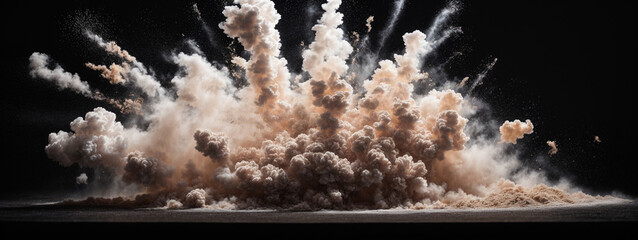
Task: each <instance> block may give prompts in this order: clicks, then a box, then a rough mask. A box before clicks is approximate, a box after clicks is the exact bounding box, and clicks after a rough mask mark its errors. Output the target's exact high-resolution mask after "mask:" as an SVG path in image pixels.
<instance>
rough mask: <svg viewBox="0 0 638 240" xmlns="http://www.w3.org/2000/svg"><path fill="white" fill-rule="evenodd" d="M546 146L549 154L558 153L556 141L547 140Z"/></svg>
mask: <svg viewBox="0 0 638 240" xmlns="http://www.w3.org/2000/svg"><path fill="white" fill-rule="evenodd" d="M547 146H549V148H550V149H549V152H548V153H549V155H550V156H551V155H554V154H556V153H558V144H557V143H556V141H547Z"/></svg>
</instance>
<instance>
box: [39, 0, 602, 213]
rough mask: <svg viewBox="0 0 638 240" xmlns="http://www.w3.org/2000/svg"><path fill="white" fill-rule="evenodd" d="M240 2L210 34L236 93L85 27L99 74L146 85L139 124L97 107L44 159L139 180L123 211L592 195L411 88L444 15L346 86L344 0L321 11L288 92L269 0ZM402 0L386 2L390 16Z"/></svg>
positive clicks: (441, 98)
mask: <svg viewBox="0 0 638 240" xmlns="http://www.w3.org/2000/svg"><path fill="white" fill-rule="evenodd" d="M236 4H238V5H232V6H228V7H226V8H225V9H224V11H223V14H224V16H225V17H226V20H225V21H224V22H222V23H220V24H219V27H220V28H221V29H222V30H223V31H224V33H225V34H226V35H228V36H229V37H230V38H233V39H237V41H238V42H239V43H240V44H242V45H243V47H244V49H245V50H246V51H247V53H248V54H249V55H250V56H249V58H248V59H246V58H243V57H239V56H235V55H234V56H233V60H232V62H233V64H236V65H237V66H240V67H241V68H243V70H244V71H245V80H246V81H247V82H248V84H249V85H248V86H245V87H239V88H235V87H234V86H233V84H232V83H233V78H232V77H231V74H233V73H232V72H231V70H229V69H228V68H226V67H223V66H219V65H218V64H211V63H210V62H208V61H207V60H206V59H205V58H204V57H203V56H201V55H200V54H197V53H196V54H191V55H189V54H185V53H174V54H173V55H172V56H171V60H172V61H173V62H174V63H175V64H176V65H177V66H178V67H179V71H178V72H177V74H176V75H175V76H174V77H173V78H172V79H171V81H170V83H171V84H172V86H171V87H170V88H164V87H162V86H161V85H159V82H158V81H157V80H156V79H155V78H154V77H153V76H152V74H150V71H148V69H147V68H146V67H145V66H144V65H143V64H142V63H141V62H139V61H138V60H137V59H135V58H134V57H133V56H131V55H130V54H128V52H126V51H125V50H123V49H121V48H120V47H115V46H117V45H115V43H112V44H109V43H106V42H105V41H104V40H102V38H101V37H99V36H97V35H94V34H93V35H90V34H87V35H88V36H89V38H90V39H91V40H93V41H95V42H96V43H98V46H100V47H102V48H104V49H105V50H106V51H107V52H108V53H110V54H114V55H117V56H119V57H120V58H121V60H122V62H121V63H119V64H115V65H111V66H110V67H108V68H107V67H105V66H103V67H100V66H99V65H94V64H87V66H88V67H90V68H95V69H98V70H99V71H101V72H102V75H103V76H104V78H106V79H109V80H110V82H111V83H114V84H122V86H125V87H127V86H133V87H135V88H136V89H141V90H143V92H144V93H146V95H145V96H143V97H142V100H144V101H142V100H140V104H139V105H141V103H142V102H143V103H144V104H145V105H144V106H142V107H141V108H142V109H143V110H144V111H145V114H144V115H142V116H140V118H142V119H143V120H144V121H146V122H148V123H149V124H147V125H145V126H131V127H130V128H124V127H123V126H122V124H120V122H118V121H116V119H115V114H114V113H111V112H108V111H106V110H105V109H103V108H99V107H98V108H95V109H94V110H93V111H91V112H89V113H87V114H86V116H85V117H84V118H81V117H80V118H78V119H76V120H74V121H73V122H72V123H71V131H70V132H65V131H60V132H58V133H52V134H51V135H50V136H49V144H48V145H47V146H46V148H45V150H46V152H47V155H48V156H49V158H51V159H53V160H54V161H57V162H59V163H60V164H61V165H63V166H70V165H72V164H78V165H79V166H80V167H88V168H102V169H108V170H110V171H112V172H113V173H114V175H115V177H114V178H113V181H120V182H121V184H116V188H122V189H124V188H129V187H131V186H135V187H137V188H135V189H137V190H138V192H137V193H139V194H140V195H138V196H137V197H136V198H133V199H130V200H125V201H124V203H121V204H131V205H134V206H143V207H149V206H150V207H165V208H168V209H180V208H202V207H204V208H219V209H252V208H278V209H282V208H283V209H298V210H299V209H377V208H414V209H422V208H448V207H449V208H470V207H472V208H473V207H511V206H529V205H531V206H537V205H545V204H552V203H556V204H568V203H578V202H586V201H594V200H596V199H599V198H596V197H592V196H589V195H585V194H582V193H573V194H572V193H567V192H565V191H563V190H561V189H558V188H553V187H549V186H547V185H546V184H543V183H547V182H546V181H544V180H543V177H542V176H539V175H533V174H527V172H525V171H521V170H520V169H521V168H522V166H521V165H520V164H519V162H518V161H517V159H516V155H512V154H511V153H508V152H509V151H506V149H507V148H508V147H511V146H506V145H505V144H498V141H499V139H497V138H498V137H493V138H490V137H486V136H488V135H490V134H485V131H492V130H491V128H490V127H487V126H485V123H483V122H478V121H471V120H472V116H473V114H476V111H477V109H476V108H472V105H473V104H475V103H476V100H472V99H466V97H464V96H463V95H461V94H460V93H457V92H455V91H454V90H452V89H446V88H444V87H443V88H440V89H432V90H430V91H429V92H428V93H426V94H425V95H417V94H415V92H414V86H413V83H414V82H416V81H419V80H422V79H425V78H427V73H426V72H423V71H422V67H421V65H422V62H423V60H424V57H425V56H426V55H427V54H428V53H429V52H431V51H433V50H434V49H435V47H436V44H437V42H436V41H440V40H441V39H444V35H445V34H444V33H441V31H440V30H437V29H438V28H439V27H440V26H439V25H441V24H443V23H444V22H446V19H447V17H448V16H449V15H450V14H451V12H445V11H444V12H442V13H440V14H441V15H443V16H442V17H441V19H438V18H437V20H436V21H435V23H436V24H435V25H437V26H435V28H437V29H434V30H432V29H430V32H432V34H433V35H434V38H435V39H437V40H429V38H428V37H429V36H426V34H424V33H423V32H421V31H419V30H415V31H413V32H409V33H406V34H404V35H403V36H402V39H403V42H404V46H405V49H404V50H403V51H402V53H397V54H394V55H393V57H392V58H391V59H385V60H382V61H379V62H375V64H374V66H375V67H376V69H372V70H371V72H373V74H372V75H371V77H370V78H369V79H366V80H365V81H362V83H361V86H358V87H359V88H361V91H360V92H357V93H356V94H355V87H354V86H353V85H352V82H351V81H348V80H347V79H348V78H349V76H350V73H354V74H359V73H360V70H361V68H354V69H353V68H352V66H351V65H348V59H350V58H352V56H351V54H352V53H353V52H355V51H354V49H353V47H352V44H351V43H350V42H348V40H347V39H346V38H345V37H346V36H345V32H344V31H343V29H341V24H342V23H343V14H342V13H340V12H338V10H339V7H340V5H341V1H339V0H329V1H327V3H325V4H323V5H322V6H321V7H322V9H323V10H324V12H323V14H322V16H321V18H320V19H319V20H318V21H317V22H316V24H315V25H314V26H313V27H312V30H313V31H314V33H315V36H314V41H313V42H312V43H310V44H309V45H308V46H307V48H306V49H304V51H303V53H302V57H303V64H302V70H303V71H304V74H306V73H307V76H309V77H310V78H309V79H308V80H307V81H304V82H298V80H299V78H295V79H296V81H297V82H296V84H295V86H292V87H291V84H290V81H291V80H292V79H291V78H292V77H291V76H292V74H291V73H290V72H289V71H288V69H287V67H286V64H287V62H286V60H285V59H283V58H281V56H280V47H281V42H280V36H279V32H278V31H277V29H276V28H275V26H276V24H277V23H278V21H279V20H280V18H281V16H280V15H279V14H278V13H277V11H276V9H275V6H274V3H272V2H270V1H266V0H237V1H236ZM402 6H403V1H397V10H396V11H395V15H397V16H395V17H394V18H396V17H398V13H399V12H400V9H401V8H402ZM193 8H194V10H195V11H196V13H197V14H198V16H201V12H199V9H197V8H196V5H195V6H193ZM371 21H372V18H369V19H368V21H367V23H368V25H370V23H371ZM394 21H396V20H394ZM437 35H438V36H439V37H436V36H437ZM386 37H389V35H388V36H386ZM359 46H361V45H359ZM195 52H197V51H195ZM36 56H39V55H36ZM353 62H354V61H353ZM119 67H121V68H122V69H120V68H119ZM115 70H117V71H119V72H117V74H116V73H113V72H114V71H115ZM120 70H121V71H120ZM136 74H137V75H136ZM299 75H300V74H298V75H297V76H299ZM240 77H241V76H240ZM118 78H119V79H118ZM78 79H79V78H78ZM142 79H146V80H142ZM144 81H146V82H147V83H150V85H152V86H151V87H149V88H146V87H145V86H147V85H146V84H144V83H143V82H144ZM464 81H465V82H466V81H467V79H466V80H464ZM131 83H133V84H131ZM166 93H171V94H166ZM173 93H174V94H173ZM138 99H139V98H138ZM147 99H148V101H146V100H147ZM131 101H134V100H133V99H131V100H130V101H128V102H129V105H131V108H133V107H132V106H133V105H134V104H132V103H130V102H131ZM136 101H137V100H135V102H136ZM117 103H120V104H126V103H127V101H120V100H118V101H117ZM135 106H137V105H135ZM532 131H533V125H532V123H531V122H530V121H529V120H527V121H526V122H521V121H519V120H515V121H514V122H509V121H505V123H504V124H503V126H501V128H500V132H501V135H502V136H501V139H500V140H501V141H502V142H508V143H516V140H517V139H521V138H522V137H523V136H524V135H525V134H530V133H532ZM508 179H509V180H508ZM514 181H516V182H520V185H519V184H517V183H515V182H514ZM103 200H104V201H107V202H108V201H109V200H108V199H103ZM113 201H115V200H113ZM80 203H81V202H80Z"/></svg>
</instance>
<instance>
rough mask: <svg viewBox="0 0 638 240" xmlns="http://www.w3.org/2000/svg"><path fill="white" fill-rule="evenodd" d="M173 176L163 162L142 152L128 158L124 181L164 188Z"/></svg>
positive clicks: (133, 153) (130, 154) (132, 154)
mask: <svg viewBox="0 0 638 240" xmlns="http://www.w3.org/2000/svg"><path fill="white" fill-rule="evenodd" d="M172 174H173V171H172V169H169V168H168V167H167V166H165V165H164V163H163V162H161V161H159V160H157V159H156V158H154V157H151V156H148V155H146V154H144V153H142V152H139V151H135V152H132V153H129V155H128V156H126V165H125V166H124V175H122V180H124V182H127V183H137V184H141V185H144V186H162V185H164V184H165V182H166V180H167V178H168V177H170V176H171V175H172Z"/></svg>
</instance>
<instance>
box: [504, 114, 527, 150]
mask: <svg viewBox="0 0 638 240" xmlns="http://www.w3.org/2000/svg"><path fill="white" fill-rule="evenodd" d="M499 130H500V132H501V141H502V142H506V143H513V144H516V140H518V139H522V138H523V136H524V135H525V134H531V133H533V132H534V125H533V124H532V121H530V120H529V119H528V120H525V122H521V120H518V119H516V120H514V121H513V122H510V121H505V122H504V123H503V125H501V127H500V128H499Z"/></svg>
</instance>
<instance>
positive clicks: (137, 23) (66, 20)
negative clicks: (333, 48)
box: [0, 1, 638, 197]
mask: <svg viewBox="0 0 638 240" xmlns="http://www.w3.org/2000/svg"><path fill="white" fill-rule="evenodd" d="M194 2H198V7H199V10H200V11H201V13H202V16H203V18H204V20H205V21H206V22H207V23H208V25H209V26H210V28H211V29H212V30H213V32H214V34H215V36H214V39H215V41H216V44H217V45H218V46H222V47H217V48H215V47H213V46H212V45H211V44H210V43H209V42H208V40H207V36H206V35H205V33H204V32H203V31H202V29H201V23H200V22H199V21H198V20H197V18H196V16H195V14H194V12H193V10H192V4H193V3H194ZM320 3H321V2H317V1H276V3H275V6H276V8H277V10H278V12H279V13H280V14H281V15H282V20H281V21H280V23H279V25H278V26H277V28H278V29H279V31H280V34H281V38H282V43H283V46H282V55H283V56H284V57H285V58H287V59H288V62H289V65H288V67H289V68H290V69H291V71H293V72H299V71H300V69H301V60H302V58H301V55H300V52H301V50H302V47H301V46H300V45H299V43H300V42H301V41H304V42H305V43H306V44H307V43H310V42H311V41H312V36H313V32H311V31H310V28H311V26H312V25H313V24H314V22H315V21H316V19H317V18H318V17H319V16H320V14H321V11H320V7H319V5H320ZM227 4H229V3H228V2H222V1H174V2H157V1H103V2H98V1H62V2H56V3H55V4H54V3H48V4H43V3H41V2H39V1H38V2H32V1H19V2H11V3H6V5H5V6H3V8H4V12H5V13H6V14H3V15H2V18H3V19H2V29H3V31H2V32H3V35H2V46H3V48H4V49H3V50H2V54H3V57H2V59H3V64H2V71H1V72H2V90H3V93H2V94H1V96H2V98H1V103H2V117H1V119H2V123H1V126H2V127H3V130H2V143H1V144H2V147H3V148H4V149H3V150H2V152H3V154H2V155H1V156H2V158H1V159H0V169H1V170H0V171H1V172H0V178H1V179H0V182H1V183H2V186H1V189H2V194H1V197H10V196H23V195H24V194H33V193H41V194H50V193H56V192H64V191H74V190H77V189H76V188H77V186H75V184H74V180H75V176H77V175H78V174H79V173H80V172H81V169H79V168H77V167H75V166H74V167H69V168H65V167H61V166H58V164H57V163H56V162H54V161H52V160H50V159H48V158H47V157H46V154H45V153H44V146H45V145H46V144H47V136H48V134H49V133H51V132H57V131H59V130H64V131H69V122H70V121H72V120H73V119H75V118H76V117H78V116H84V114H85V113H86V112H88V111H90V110H92V109H93V108H94V107H97V106H103V107H105V108H107V109H109V110H111V111H114V112H115V110H114V109H112V108H110V107H109V106H108V105H106V104H104V103H101V102H97V101H93V100H88V99H86V98H84V97H82V96H79V95H76V94H74V93H72V92H70V91H68V90H64V91H58V90H56V88H55V87H54V86H53V85H52V84H50V83H47V82H46V81H43V80H41V79H32V78H30V77H29V75H28V71H29V70H28V58H29V56H30V55H31V53H33V52H36V51H37V52H42V53H47V54H48V55H49V56H50V57H51V58H52V59H53V60H54V61H55V62H56V63H58V64H60V65H61V66H62V67H63V68H64V69H66V70H67V71H69V72H72V73H78V74H79V75H80V76H81V78H82V80H84V81H87V82H89V84H90V85H91V87H92V88H97V89H102V90H103V91H104V92H105V93H107V94H113V95H118V94H124V93H125V90H124V89H120V88H118V87H113V86H108V83H105V81H104V80H103V79H100V78H99V76H98V74H97V73H96V72H94V71H92V70H89V69H87V68H86V67H84V63H85V62H94V63H101V64H105V63H110V62H111V61H113V60H114V59H113V57H112V56H108V55H107V54H105V53H104V52H103V51H102V50H101V49H98V48H97V47H95V46H94V44H93V43H91V42H90V41H89V40H87V39H86V38H85V37H84V36H83V35H82V31H83V29H85V28H88V29H91V30H92V31H94V32H96V33H98V34H100V35H101V36H102V37H103V38H104V39H105V40H113V41H116V42H117V43H118V45H120V46H122V47H123V48H124V49H126V50H128V51H129V52H130V53H131V54H132V55H133V56H136V57H137V59H138V60H139V61H141V62H143V63H145V64H146V65H147V66H150V67H151V68H152V69H153V70H154V71H155V72H156V73H157V75H158V76H159V78H160V80H161V81H162V83H163V84H165V86H167V85H168V84H167V82H169V80H170V77H171V76H172V75H173V74H174V73H175V72H176V71H177V68H176V66H174V64H172V63H170V61H169V60H168V59H167V56H170V54H171V52H172V51H175V50H182V49H184V48H185V47H184V40H185V39H187V38H192V39H194V40H196V41H197V42H198V43H199V45H200V46H201V48H202V50H203V51H204V52H205V53H206V57H207V58H208V59H209V60H210V61H217V62H219V63H221V64H224V63H225V61H226V60H227V59H228V53H227V51H226V49H224V48H223V46H226V45H228V44H229V43H230V39H228V38H227V37H226V36H225V35H224V34H223V33H222V31H221V30H219V28H218V27H217V24H218V23H219V22H221V21H223V20H224V18H223V15H222V14H221V11H222V9H223V6H224V5H227ZM445 5H446V2H445V1H407V2H406V5H405V8H404V11H403V13H402V14H401V17H400V18H399V20H398V22H397V26H396V28H395V29H394V32H393V35H391V36H390V38H389V39H388V41H387V43H386V46H383V47H382V48H381V57H382V58H390V57H391V56H392V55H391V54H392V53H394V52H399V51H402V45H403V43H402V40H401V35H402V34H403V33H405V32H408V31H413V30H421V31H425V30H426V29H427V28H428V27H429V26H430V24H431V23H432V21H433V19H434V17H435V16H436V14H437V12H438V11H440V10H441V9H442V8H443V7H444V6H445ZM307 9H316V10H319V11H317V13H316V14H308V11H307ZM391 9H392V2H391V1H357V2H355V1H344V3H343V4H342V6H341V8H340V9H339V11H340V12H343V13H344V14H345V17H344V22H345V24H344V28H345V29H346V30H347V31H348V32H351V31H357V32H359V33H363V32H365V29H366V28H365V19H366V18H367V17H368V16H370V15H373V16H374V17H375V20H374V22H373V31H372V32H371V33H370V34H371V37H372V49H379V48H380V46H376V45H375V44H376V42H375V39H377V38H378V34H379V32H380V31H381V29H382V28H383V27H384V26H385V24H386V21H387V20H388V17H389V15H390V12H391ZM452 23H453V25H455V26H459V27H461V28H462V29H463V32H464V33H463V34H462V35H460V36H456V37H453V38H452V39H450V40H449V41H448V42H447V43H446V44H444V45H443V46H441V49H440V51H438V52H437V53H438V55H437V56H433V57H432V59H430V60H431V62H432V63H435V62H437V59H438V60H440V59H445V58H446V57H449V56H450V54H453V53H454V52H456V51H461V52H462V53H463V55H462V56H461V57H459V58H457V59H455V60H454V61H453V62H451V63H450V64H449V65H447V66H446V70H447V72H448V73H449V74H450V76H451V77H454V78H458V79H460V78H462V77H465V76H475V75H476V74H478V73H479V72H480V71H481V70H483V68H484V66H485V65H486V64H488V63H489V62H491V61H492V59H493V58H498V59H499V60H498V63H497V64H496V66H495V68H494V69H493V70H492V71H491V72H489V73H488V75H487V77H486V79H485V80H484V81H485V83H484V84H483V85H480V86H478V87H477V88H476V90H475V95H476V96H477V97H479V98H481V99H483V100H484V101H486V102H487V103H489V105H490V106H491V110H492V115H493V117H494V118H495V119H496V120H497V121H498V122H502V121H505V120H513V119H521V120H524V119H531V120H532V122H533V123H534V126H535V129H534V133H533V134H531V135H529V136H526V137H525V138H524V139H523V140H520V141H519V144H518V145H517V149H518V150H520V151H521V159H522V160H523V161H524V162H525V164H526V165H528V166H530V167H531V168H532V169H536V168H541V169H543V170H544V171H546V172H547V174H548V175H549V176H550V177H551V178H553V179H556V178H557V177H563V178H566V179H569V180H571V181H572V182H574V183H575V184H576V185H577V186H579V187H582V188H583V189H584V190H585V191H586V192H588V193H594V194H609V193H612V192H619V193H623V194H626V195H629V196H632V197H636V196H638V188H637V187H636V183H637V182H638V181H637V180H638V177H637V176H638V174H636V173H635V171H636V166H637V165H636V157H635V156H634V155H633V154H632V153H633V152H634V151H635V147H634V145H635V143H634V141H633V139H634V136H633V135H635V134H636V131H635V128H634V127H633V125H634V124H635V121H634V117H633V116H632V113H633V112H634V109H635V108H634V107H633V105H634V104H633V103H634V101H633V93H634V92H635V90H634V86H633V82H634V81H635V79H636V77H635V76H636V75H635V70H636V69H637V68H636V67H637V65H636V60H635V57H636V38H635V31H636V26H635V9H634V8H633V6H631V4H630V3H628V1H619V2H616V1H604V2H597V3H596V2H593V1H574V2H571V1H567V2H564V1H561V2H556V1H489V2H486V1H480V2H479V1H471V2H470V1H468V2H463V3H462V9H461V12H460V13H459V14H458V15H457V16H456V17H455V18H454V19H453V21H452ZM426 67H427V66H426ZM121 117H122V116H121V115H118V119H121ZM596 135H597V136H600V138H601V140H602V142H601V143H595V142H594V136H596ZM547 140H555V141H557V142H558V144H559V152H558V154H557V155H554V156H552V157H551V158H550V157H548V156H547V150H548V147H547V145H546V144H545V142H546V141H547Z"/></svg>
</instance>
